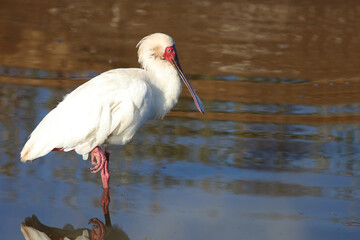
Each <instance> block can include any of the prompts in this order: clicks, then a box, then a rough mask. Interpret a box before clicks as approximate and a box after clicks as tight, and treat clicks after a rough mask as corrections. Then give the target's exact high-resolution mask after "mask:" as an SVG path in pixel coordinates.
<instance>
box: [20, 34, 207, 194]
mask: <svg viewBox="0 0 360 240" xmlns="http://www.w3.org/2000/svg"><path fill="white" fill-rule="evenodd" d="M136 47H137V48H138V61H139V63H140V65H141V66H142V68H128V69H124V68H120V69H113V70H109V71H107V72H104V73H102V74H100V75H98V76H96V77H94V78H92V79H91V80H89V81H88V82H86V83H84V84H82V85H81V86H79V87H78V88H76V89H75V90H74V91H72V92H71V93H69V94H68V95H67V96H65V98H64V100H63V101H62V102H60V103H59V104H58V105H57V107H56V108H54V109H53V110H52V111H51V112H49V113H48V114H47V115H46V116H45V117H44V119H43V120H42V121H41V122H40V123H39V125H38V126H37V127H36V128H35V130H34V131H33V132H32V133H31V135H30V137H29V139H28V141H27V142H26V144H25V146H24V148H23V150H22V151H21V161H22V162H27V161H32V160H34V159H36V158H39V157H42V156H44V155H46V154H48V153H49V152H50V151H71V150H73V151H75V152H76V153H78V154H81V155H83V158H84V159H87V158H88V155H89V153H90V155H91V163H92V164H93V165H94V167H93V168H90V170H91V172H92V173H97V172H100V171H101V179H102V183H103V187H104V188H105V189H106V188H109V179H110V174H109V171H108V163H109V154H108V153H107V152H106V148H105V153H104V152H103V151H102V150H101V148H100V146H101V145H103V144H105V146H106V144H118V145H124V144H126V143H128V142H129V141H130V140H131V138H132V137H133V136H134V134H135V132H136V131H137V130H138V129H139V128H140V127H141V126H142V125H143V124H144V123H145V122H146V121H147V120H148V119H154V118H161V119H162V118H163V117H164V116H165V114H166V113H168V112H169V111H170V110H171V108H172V107H173V106H174V105H175V104H176V103H177V101H178V98H179V96H180V93H181V89H182V83H181V80H182V81H183V82H184V83H185V85H186V86H187V88H188V89H189V91H190V93H191V96H192V98H193V99H194V102H195V105H196V107H197V109H198V110H199V111H200V112H201V113H202V114H204V106H203V104H202V102H201V100H200V99H199V97H198V96H197V95H196V93H195V91H194V89H193V88H192V87H191V85H190V83H189V81H188V80H187V78H186V77H185V74H184V73H183V71H182V69H181V67H180V63H179V61H178V57H177V51H176V48H175V42H174V40H173V39H172V38H171V37H170V36H168V35H166V34H163V33H154V34H151V35H149V36H146V37H144V38H143V39H142V40H141V41H140V42H139V43H138V44H137V46H136ZM180 79H181V80H180Z"/></svg>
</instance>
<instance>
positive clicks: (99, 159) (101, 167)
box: [90, 147, 110, 189]
mask: <svg viewBox="0 0 360 240" xmlns="http://www.w3.org/2000/svg"><path fill="white" fill-rule="evenodd" d="M109 157H110V154H109V153H108V152H107V151H106V148H105V153H104V152H103V151H102V150H101V148H100V147H96V148H94V149H93V150H92V151H91V164H92V165H94V167H93V168H90V171H91V172H92V173H98V172H100V171H101V180H102V183H103V187H104V189H109V179H110V173H109Z"/></svg>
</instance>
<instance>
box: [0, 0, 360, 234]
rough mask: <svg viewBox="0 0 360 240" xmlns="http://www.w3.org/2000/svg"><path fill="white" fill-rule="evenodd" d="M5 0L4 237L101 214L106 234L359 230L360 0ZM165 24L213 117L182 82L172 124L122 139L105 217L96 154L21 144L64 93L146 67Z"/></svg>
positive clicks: (114, 152)
mask: <svg viewBox="0 0 360 240" xmlns="http://www.w3.org/2000/svg"><path fill="white" fill-rule="evenodd" d="M1 5H3V6H2V7H0V45H1V46H2V47H1V48H0V54H1V58H0V213H1V214H0V215H1V220H2V224H1V226H0V230H1V233H2V236H3V237H4V238H6V239H23V238H24V237H23V233H22V232H21V230H20V228H21V225H22V224H23V226H24V225H26V224H29V223H32V224H33V225H35V226H36V225H37V226H39V224H36V223H38V222H37V221H40V222H41V223H42V224H44V225H46V226H49V227H52V228H59V229H66V230H68V231H70V232H72V234H75V233H78V232H76V231H75V230H76V229H78V230H79V231H80V234H83V233H84V232H85V233H86V234H90V232H91V225H89V224H88V222H89V220H90V219H92V218H97V219H99V220H100V221H101V222H103V223H104V224H105V225H106V230H107V233H106V239H179V240H183V239H358V238H359V236H360V228H359V225H360V210H359V209H360V175H359V172H360V160H359V159H360V158H359V157H360V156H359V155H360V154H359V150H360V149H359V148H360V147H359V146H360V137H359V136H360V70H359V68H358V67H357V66H360V62H359V61H360V56H359V53H360V49H359V46H360V36H359V33H358V32H359V31H358V30H357V29H359V27H360V26H359V21H358V19H359V16H360V4H359V3H358V2H357V1H351V0H349V1H345V2H344V1H331V2H329V1H322V0H321V1H316V2H314V1H301V2H294V1H272V2H271V3H268V1H257V2H254V1H245V0H244V1H233V2H225V1H222V2H219V1H200V2H191V1H183V2H182V3H181V4H180V3H178V2H176V1H172V2H168V1H158V2H151V3H150V2H145V1H140V2H134V1H120V2H117V1H110V2H96V1H78V2H76V3H73V2H67V1H65V2H62V3H60V2H59V3H51V2H38V3H25V2H23V1H3V2H2V3H1ZM158 31H159V32H166V33H169V34H171V35H172V36H173V37H174V38H175V40H176V44H177V48H178V50H179V54H180V61H181V63H182V67H183V69H184V71H185V73H186V74H187V76H188V77H189V79H190V81H191V82H192V85H193V87H194V88H195V89H196V91H197V93H198V95H199V96H200V97H201V99H202V100H203V103H204V105H205V108H206V113H205V115H204V116H202V115H201V114H200V113H198V112H197V111H196V108H195V106H194V104H193V102H192V99H191V97H190V95H189V94H188V93H187V92H186V91H184V92H183V94H182V96H181V99H180V100H179V103H178V104H177V106H176V107H175V108H174V109H173V111H172V112H171V113H169V114H168V115H167V116H166V117H165V119H164V120H162V121H149V122H148V123H146V124H145V125H144V127H143V128H141V129H140V130H139V131H138V133H137V134H136V135H135V137H134V138H133V140H132V141H131V142H130V143H129V144H127V145H126V146H124V147H119V146H112V147H111V148H110V151H111V160H110V173H111V180H110V181H111V182H110V185H111V188H110V193H109V196H110V198H111V202H110V205H109V215H105V216H104V212H103V209H102V207H101V199H102V194H103V190H102V184H101V180H100V177H99V176H98V175H94V174H90V173H89V172H88V167H89V166H90V163H89V162H88V161H83V160H81V157H80V156H77V155H76V154H75V153H63V152H53V153H50V154H48V155H47V156H45V157H43V158H40V159H38V160H37V161H35V162H34V163H32V164H31V163H28V164H24V163H20V160H19V152H20V151H21V148H22V146H23V144H24V143H25V141H26V139H27V137H28V135H29V134H30V133H31V131H32V130H33V129H34V127H35V126H36V125H37V123H38V122H39V121H40V120H41V119H42V118H43V117H44V116H45V115H46V114H47V113H48V112H49V111H50V110H51V109H52V108H54V107H55V106H56V105H57V104H58V103H59V102H60V101H61V100H62V98H63V96H64V95H65V94H67V93H68V92H69V91H71V90H72V89H74V88H76V87H77V86H79V85H80V84H82V83H83V82H85V81H86V80H87V79H89V78H91V77H93V76H96V75H97V74H98V73H100V72H102V71H105V70H107V69H111V68H116V67H137V66H138V64H137V62H136V49H135V45H136V43H137V42H138V41H139V40H140V39H141V38H142V37H143V36H145V35H147V34H148V33H151V32H158ZM59 124H61V123H60V122H59ZM32 216H33V217H32ZM29 217H31V218H29ZM110 225H111V226H110ZM86 229H87V230H86ZM35 239H41V238H35Z"/></svg>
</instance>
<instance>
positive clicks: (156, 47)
mask: <svg viewBox="0 0 360 240" xmlns="http://www.w3.org/2000/svg"><path fill="white" fill-rule="evenodd" d="M136 47H137V48H138V57H139V63H140V64H141V66H142V67H143V68H144V69H147V70H150V68H151V65H152V63H154V62H157V63H159V64H161V65H164V66H166V65H168V64H169V63H170V64H171V65H172V66H173V67H174V68H175V69H176V71H177V72H178V74H179V76H180V78H181V80H182V81H183V82H184V84H185V85H186V87H187V88H188V90H189V92H190V94H191V96H192V98H193V100H194V102H195V105H196V107H197V109H198V110H199V111H200V112H201V113H202V114H204V112H205V108H204V105H203V104H202V102H201V100H200V98H199V97H198V96H197V95H196V93H195V91H194V89H193V88H192V87H191V85H190V82H189V81H188V80H187V78H186V76H185V74H184V72H183V71H182V69H181V66H180V63H179V60H178V56H177V51H176V47H175V41H174V40H173V39H172V37H170V36H169V35H166V34H164V33H154V34H151V35H148V36H146V37H144V38H143V39H141V40H140V42H139V43H138V44H137V45H136Z"/></svg>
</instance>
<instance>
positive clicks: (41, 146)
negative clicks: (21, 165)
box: [20, 137, 54, 162]
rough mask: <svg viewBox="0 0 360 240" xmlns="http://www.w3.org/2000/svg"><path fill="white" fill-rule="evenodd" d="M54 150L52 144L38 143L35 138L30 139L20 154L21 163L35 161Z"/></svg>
mask: <svg viewBox="0 0 360 240" xmlns="http://www.w3.org/2000/svg"><path fill="white" fill-rule="evenodd" d="M53 149H54V147H53V146H51V144H48V143H42V142H38V141H36V140H35V139H34V138H31V137H30V139H29V140H28V141H27V142H26V144H25V146H24V148H23V150H22V151H21V153H20V157H21V161H22V162H27V161H33V160H34V159H36V158H39V157H42V156H44V155H46V154H48V153H49V152H50V151H51V150H53Z"/></svg>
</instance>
